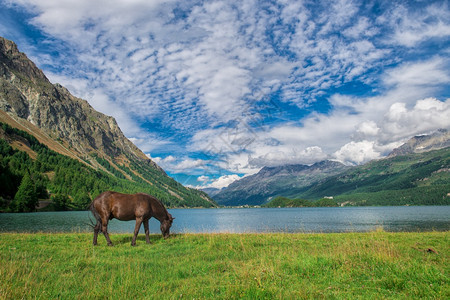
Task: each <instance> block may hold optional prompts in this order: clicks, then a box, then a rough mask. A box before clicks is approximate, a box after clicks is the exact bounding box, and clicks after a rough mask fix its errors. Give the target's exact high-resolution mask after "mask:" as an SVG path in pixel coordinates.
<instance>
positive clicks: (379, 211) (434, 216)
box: [0, 206, 450, 233]
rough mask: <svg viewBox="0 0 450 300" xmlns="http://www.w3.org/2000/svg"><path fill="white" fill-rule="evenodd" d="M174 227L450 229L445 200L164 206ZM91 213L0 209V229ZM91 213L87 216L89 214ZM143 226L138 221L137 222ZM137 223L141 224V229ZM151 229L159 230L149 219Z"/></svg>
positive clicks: (53, 228)
mask: <svg viewBox="0 0 450 300" xmlns="http://www.w3.org/2000/svg"><path fill="white" fill-rule="evenodd" d="M169 212H170V213H171V214H172V215H173V216H174V217H175V218H176V220H174V223H173V226H172V229H171V232H174V233H260V232H286V233H293V232H306V233H310V232H326V233H327V232H365V231H372V230H375V229H377V228H380V227H381V228H383V229H384V230H386V231H431V230H438V231H447V230H450V206H388V207H331V208H325V207H324V208H219V209H170V210H169ZM90 217H91V218H92V216H91V213H90V212H87V211H82V212H41V213H23V214H0V232H86V231H89V232H90V231H92V229H91V227H89V225H88V224H89V223H90ZM92 219H93V218H92ZM134 224H135V222H134V221H128V222H123V221H118V220H115V219H113V220H111V221H110V224H109V226H108V228H109V232H111V233H131V232H133V230H134ZM142 227H143V226H142ZM142 231H143V228H141V232H142ZM150 231H151V233H160V230H159V222H158V221H157V220H155V219H153V218H152V219H151V220H150Z"/></svg>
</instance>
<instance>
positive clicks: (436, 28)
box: [386, 1, 450, 47]
mask: <svg viewBox="0 0 450 300" xmlns="http://www.w3.org/2000/svg"><path fill="white" fill-rule="evenodd" d="M449 19H450V10H449V7H448V2H446V1H443V2H436V3H432V4H430V5H429V6H427V7H426V8H425V9H411V10H408V9H407V8H405V7H403V6H397V7H396V8H395V9H393V10H392V12H391V15H390V16H389V17H388V18H387V19H386V20H387V21H388V22H390V23H391V24H392V27H393V28H394V29H395V31H394V34H393V36H392V40H390V42H392V41H393V42H396V43H398V44H400V45H403V46H407V47H413V46H416V45H417V44H419V43H421V42H423V41H426V40H430V39H436V38H438V39H439V38H441V39H442V38H448V37H449V36H450V24H448V20H449Z"/></svg>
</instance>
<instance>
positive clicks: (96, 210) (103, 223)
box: [89, 191, 175, 246]
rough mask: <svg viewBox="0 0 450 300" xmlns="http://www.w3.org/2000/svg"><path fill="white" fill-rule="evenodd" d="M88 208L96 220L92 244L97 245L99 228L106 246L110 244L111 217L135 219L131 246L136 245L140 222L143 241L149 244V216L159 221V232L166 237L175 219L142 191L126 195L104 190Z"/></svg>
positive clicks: (125, 219)
mask: <svg viewBox="0 0 450 300" xmlns="http://www.w3.org/2000/svg"><path fill="white" fill-rule="evenodd" d="M89 208H90V210H91V212H92V214H93V215H94V217H95V219H96V220H97V224H96V225H95V226H94V241H93V244H94V245H97V236H98V233H99V232H100V230H101V231H102V232H103V234H104V235H105V238H106V241H107V242H108V246H112V242H111V239H110V238H109V234H108V221H109V220H111V219H113V218H116V219H118V220H121V221H130V220H134V219H136V226H135V228H134V236H133V240H132V241H131V246H136V237H137V235H138V232H139V228H140V227H141V224H142V222H143V223H144V228H145V241H146V242H147V244H150V238H149V229H148V220H149V219H150V218H151V217H154V218H155V219H158V221H159V222H160V223H161V227H160V228H161V233H162V235H163V237H164V238H167V237H168V236H169V234H170V226H172V222H173V220H174V219H175V218H172V215H171V214H169V213H168V212H167V209H166V208H165V207H164V205H163V204H162V203H161V201H159V200H158V199H156V198H155V197H153V196H150V195H147V194H143V193H139V194H134V195H127V194H121V193H117V192H111V191H108V192H104V193H101V194H100V195H99V196H98V197H97V198H95V199H94V201H92V203H91V205H90V207H89Z"/></svg>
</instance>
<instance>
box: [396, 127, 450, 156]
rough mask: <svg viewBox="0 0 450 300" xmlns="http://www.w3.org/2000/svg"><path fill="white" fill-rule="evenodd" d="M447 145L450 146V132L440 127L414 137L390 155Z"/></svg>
mask: <svg viewBox="0 0 450 300" xmlns="http://www.w3.org/2000/svg"><path fill="white" fill-rule="evenodd" d="M446 147H450V132H449V131H448V130H447V129H439V130H437V131H436V132H433V133H432V134H429V135H419V136H414V137H412V138H411V139H409V140H408V141H407V142H406V143H405V144H403V145H402V146H400V147H398V148H396V149H394V150H393V151H392V152H391V153H390V154H389V156H388V157H393V156H398V155H407V154H412V153H422V152H427V151H431V150H439V149H443V148H446Z"/></svg>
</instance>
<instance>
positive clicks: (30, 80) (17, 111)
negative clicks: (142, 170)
mask: <svg viewBox="0 0 450 300" xmlns="http://www.w3.org/2000/svg"><path fill="white" fill-rule="evenodd" d="M0 109H1V110H3V111H5V112H6V113H7V114H8V115H9V116H10V117H11V118H13V119H16V120H18V119H21V120H22V121H23V120H26V121H28V122H29V123H31V124H32V125H35V126H36V127H38V128H39V129H40V130H42V131H43V132H44V133H45V134H46V135H48V136H49V137H51V138H52V139H54V140H59V141H60V142H61V143H63V144H64V145H65V147H66V148H68V149H70V151H71V152H73V153H74V155H75V156H77V157H79V158H80V160H85V159H86V157H92V154H94V153H95V154H96V155H97V156H99V157H108V158H113V160H114V159H120V161H123V159H126V158H127V157H128V158H133V159H138V160H139V161H141V162H143V163H149V164H150V165H152V166H153V167H154V168H155V169H158V170H159V171H161V172H163V171H162V169H161V168H160V167H159V166H157V165H156V164H155V163H154V162H152V161H151V160H150V159H149V158H148V157H147V156H146V155H145V154H144V153H142V151H141V150H139V149H138V148H137V147H136V146H135V145H134V144H133V143H132V142H131V141H130V140H128V139H127V138H126V137H125V136H124V134H123V132H122V131H121V130H120V128H119V126H118V125H117V122H116V120H115V119H114V118H112V117H110V116H106V115H104V114H102V113H100V112H98V111H96V110H95V109H94V108H92V106H91V105H89V103H88V102H87V101H86V100H83V99H80V98H77V97H75V96H73V95H72V94H71V93H70V92H69V91H68V90H67V89H66V88H65V87H63V86H61V85H60V84H52V83H51V82H50V81H49V80H48V79H47V77H46V76H45V75H44V73H43V72H42V71H41V70H40V69H39V68H37V67H36V65H35V64H34V63H33V62H32V61H30V60H29V59H28V58H27V56H26V55H25V54H24V53H21V52H19V50H18V48H17V46H16V44H15V43H14V42H12V41H9V40H6V39H4V38H2V37H0ZM28 127H29V128H35V127H33V126H31V125H30V126H28ZM94 163H95V162H94Z"/></svg>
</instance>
